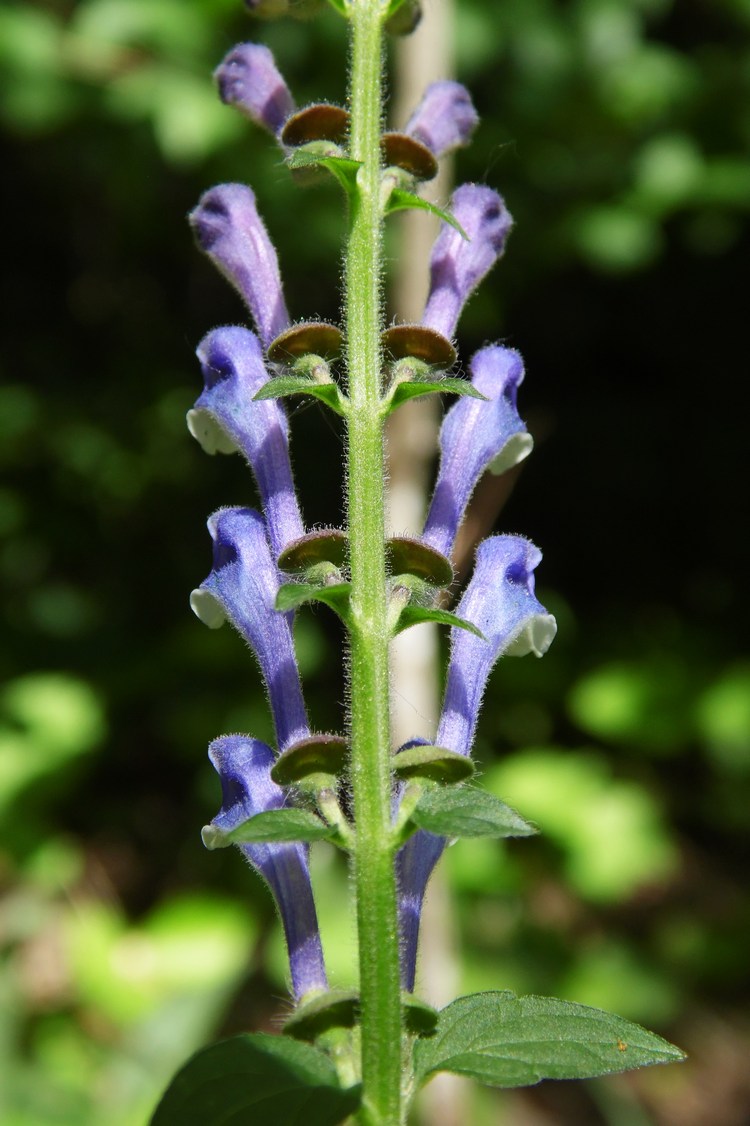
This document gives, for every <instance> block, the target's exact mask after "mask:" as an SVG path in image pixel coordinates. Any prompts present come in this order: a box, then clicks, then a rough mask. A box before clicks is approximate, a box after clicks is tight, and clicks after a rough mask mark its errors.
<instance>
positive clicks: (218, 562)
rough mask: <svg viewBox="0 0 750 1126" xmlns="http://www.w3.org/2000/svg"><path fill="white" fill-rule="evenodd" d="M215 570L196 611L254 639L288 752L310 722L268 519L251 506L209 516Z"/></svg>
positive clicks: (194, 599)
mask: <svg viewBox="0 0 750 1126" xmlns="http://www.w3.org/2000/svg"><path fill="white" fill-rule="evenodd" d="M208 530H209V532H210V533H211V536H212V538H213V541H214V565H213V570H212V571H211V574H210V575H209V576H208V578H207V579H206V580H205V581H204V582H202V583H201V585H200V586H199V587H198V589H197V590H194V591H193V593H192V595H191V596H190V605H191V606H192V608H193V611H194V613H195V614H196V615H197V616H198V617H199V618H200V619H201V621H202V622H204V623H205V624H206V625H207V626H209V627H211V628H212V629H217V628H218V627H219V626H220V625H222V624H223V623H224V621H226V620H227V619H228V620H229V621H230V622H231V623H232V625H233V626H234V627H235V629H237V630H238V631H239V633H240V634H241V635H242V636H243V637H244V639H245V640H246V641H247V642H248V643H249V645H250V646H251V648H252V650H253V652H254V653H255V656H256V657H257V659H258V664H259V665H260V671H261V674H262V676H263V679H264V681H265V684H266V689H267V691H268V697H269V700H270V703H271V711H272V713H273V719H274V724H275V726H276V742H277V745H278V748H279V750H280V751H284V750H285V749H286V748H287V747H288V746H290V745H291V744H292V743H296V742H297V740H298V739H305V738H306V737H307V736H308V735H309V734H310V730H309V727H308V725H307V715H306V712H305V704H304V700H303V698H302V687H301V685H300V679H299V670H298V668H297V661H296V658H295V653H294V641H293V638H292V615H291V614H282V613H280V612H279V611H278V610H275V609H274V606H275V602H276V594H277V592H278V589H279V572H278V571H277V569H276V564H275V563H274V561H273V559H272V557H271V551H270V548H269V544H268V540H267V538H266V529H265V525H264V522H263V517H262V516H261V515H260V514H259V513H258V512H254V511H253V509H251V508H220V509H219V511H218V512H215V513H214V514H213V516H211V517H210V518H209V521H208Z"/></svg>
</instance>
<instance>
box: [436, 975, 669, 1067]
mask: <svg viewBox="0 0 750 1126" xmlns="http://www.w3.org/2000/svg"><path fill="white" fill-rule="evenodd" d="M684 1058H685V1055H684V1053H683V1052H681V1051H680V1049H679V1048H676V1047H674V1045H673V1044H670V1043H668V1042H667V1041H666V1040H663V1039H662V1038H661V1037H660V1036H656V1035H655V1034H654V1033H653V1032H647V1031H646V1029H644V1028H641V1027H640V1026H639V1025H637V1024H633V1023H632V1021H629V1020H624V1019H623V1018H622V1017H618V1016H615V1015H614V1014H612V1013H605V1012H602V1011H601V1010H600V1009H591V1008H589V1007H588V1006H587V1005H577V1004H574V1003H573V1002H571V1001H558V1000H556V999H555V998H554V997H516V996H515V994H513V993H505V992H503V993H474V994H472V995H471V996H469V997H460V998H459V999H458V1000H457V1001H454V1002H453V1003H452V1004H450V1005H448V1006H447V1008H445V1009H443V1010H442V1012H441V1013H440V1019H439V1020H438V1027H437V1032H436V1033H435V1035H434V1036H433V1037H432V1038H431V1039H429V1040H422V1041H420V1042H419V1043H418V1044H417V1046H416V1048H415V1052H414V1063H415V1070H416V1077H417V1082H419V1083H424V1082H426V1080H427V1079H428V1078H429V1077H430V1076H431V1075H432V1074H434V1073H435V1072H437V1071H452V1072H454V1073H455V1074H456V1075H467V1076H470V1077H471V1078H473V1079H477V1080H479V1082H480V1083H487V1084H488V1085H489V1086H492V1087H525V1086H530V1085H532V1084H534V1083H539V1082H540V1080H542V1079H590V1078H592V1077H593V1076H596V1075H610V1074H612V1073H613V1072H618V1071H628V1070H630V1069H631V1068H634V1067H648V1066H649V1065H651V1064H656V1063H675V1062H677V1061H679V1060H682V1059H684Z"/></svg>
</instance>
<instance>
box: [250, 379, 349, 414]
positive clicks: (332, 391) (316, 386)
mask: <svg viewBox="0 0 750 1126" xmlns="http://www.w3.org/2000/svg"><path fill="white" fill-rule="evenodd" d="M288 395H312V396H313V398H315V399H320V400H321V401H322V402H324V403H325V404H326V406H327V407H330V408H331V410H333V411H336V414H340V415H343V416H344V417H345V416H346V415H347V414H348V413H349V400H348V399H347V397H346V396H345V395H343V394H342V392H341V391H340V389H339V386H338V384H337V383H318V382H317V380H315V379H308V378H307V377H306V376H304V375H276V376H274V377H273V379H269V381H268V383H264V384H263V386H262V387H261V389H260V391H256V393H255V394H254V395H253V400H254V401H255V400H262V399H283V398H286V396H288Z"/></svg>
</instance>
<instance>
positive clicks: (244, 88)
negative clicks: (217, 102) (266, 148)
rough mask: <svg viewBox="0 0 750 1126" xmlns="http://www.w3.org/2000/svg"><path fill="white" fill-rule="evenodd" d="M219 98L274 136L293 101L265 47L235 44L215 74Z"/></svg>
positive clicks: (288, 112) (290, 109)
mask: <svg viewBox="0 0 750 1126" xmlns="http://www.w3.org/2000/svg"><path fill="white" fill-rule="evenodd" d="M214 78H215V79H216V82H217V84H218V87H219V96H220V98H221V100H222V102H224V104H225V105H232V106H236V107H237V109H238V110H239V111H240V112H241V113H243V114H244V115H245V117H249V118H250V120H251V121H254V122H255V123H256V124H257V125H261V126H263V128H264V129H268V130H269V131H270V132H271V133H273V134H274V136H277V135H278V133H279V132H280V131H281V128H282V126H283V124H284V122H285V121H286V119H287V118H288V117H289V115H290V114H291V113H294V109H295V105H294V99H293V97H292V95H291V93H290V92H289V88H288V86H287V84H286V82H285V81H284V79H283V78H282V76H281V74H280V73H279V70H278V68H277V66H276V63H275V61H274V57H273V55H272V54H271V52H270V51H269V49H268V47H263V46H262V45H261V44H260V43H238V44H237V46H236V47H233V48H232V50H231V51H230V52H229V54H228V55H226V57H225V58H224V59H223V60H222V62H221V63H220V64H219V66H218V67H217V68H216V70H215V71H214Z"/></svg>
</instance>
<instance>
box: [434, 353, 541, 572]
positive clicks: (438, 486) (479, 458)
mask: <svg viewBox="0 0 750 1126" xmlns="http://www.w3.org/2000/svg"><path fill="white" fill-rule="evenodd" d="M470 369H471V374H472V380H471V382H472V384H473V385H474V387H475V388H476V389H477V391H481V392H482V394H483V395H484V396H485V398H486V399H487V400H489V401H488V402H487V401H485V400H482V399H472V398H469V397H468V396H466V397H465V398H460V399H459V400H458V401H457V402H456V403H454V404H453V406H452V407H451V408H450V410H449V411H448V412H447V413H446V415H445V418H444V420H443V425H442V426H441V428H440V455H441V456H440V468H439V470H438V476H437V481H436V483H435V490H434V492H433V495H432V502H431V504H430V509H429V511H428V513H427V520H426V521H425V526H424V532H423V533H422V538H423V539H424V540H425V542H426V543H428V544H430V546H431V547H434V548H436V549H437V550H438V551H441V552H442V553H443V555H446V556H448V557H450V554H451V552H452V550H453V545H454V542H455V539H456V533H457V532H458V528H459V525H460V523H461V521H462V519H463V516H464V513H465V511H466V506H467V504H468V502H469V499H470V498H471V494H472V493H473V491H474V487H475V485H476V483H477V481H478V480H479V477H480V476H481V474H482V473H483V472H484V470H485V469H489V470H490V471H491V472H492V473H496V474H500V473H504V472H505V471H506V470H507V469H510V468H511V467H512V466H513V465H517V464H518V462H520V461H522V460H523V459H524V458H525V457H527V456H528V455H529V453H531V450H532V447H533V444H534V443H533V440H532V438H531V435H530V434H529V433H528V431H527V429H526V426H525V425H524V423H523V422H522V421H521V418H520V417H519V414H518V411H517V409H516V392H517V389H518V385H519V383H520V382H521V381H522V379H523V375H524V372H523V360H522V359H521V357H520V355H519V354H518V352H516V351H514V350H513V349H511V348H503V347H501V346H500V345H493V346H491V347H489V348H482V349H481V350H480V351H479V352H476V353H475V354H474V356H473V357H472V360H471V364H470Z"/></svg>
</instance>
